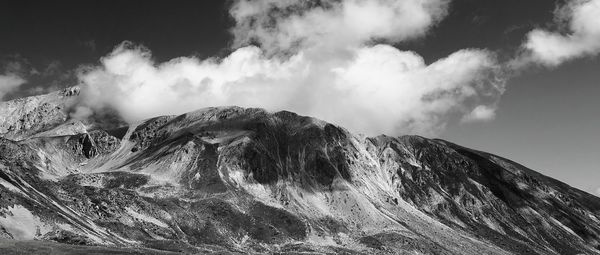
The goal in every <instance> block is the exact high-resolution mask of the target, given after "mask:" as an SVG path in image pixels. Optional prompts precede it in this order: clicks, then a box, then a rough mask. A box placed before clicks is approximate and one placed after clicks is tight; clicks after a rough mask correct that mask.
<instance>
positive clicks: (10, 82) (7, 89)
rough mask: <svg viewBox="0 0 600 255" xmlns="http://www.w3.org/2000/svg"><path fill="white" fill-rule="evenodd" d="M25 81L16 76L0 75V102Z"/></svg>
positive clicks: (9, 74)
mask: <svg viewBox="0 0 600 255" xmlns="http://www.w3.org/2000/svg"><path fill="white" fill-rule="evenodd" d="M23 83H25V80H24V79H23V78H21V77H19V76H18V75H16V74H11V73H7V74H4V75H0V100H2V98H4V96H5V95H6V94H8V93H11V92H14V91H15V90H16V89H17V88H18V87H19V86H21V85H23Z"/></svg>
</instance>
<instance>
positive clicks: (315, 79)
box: [79, 0, 504, 135]
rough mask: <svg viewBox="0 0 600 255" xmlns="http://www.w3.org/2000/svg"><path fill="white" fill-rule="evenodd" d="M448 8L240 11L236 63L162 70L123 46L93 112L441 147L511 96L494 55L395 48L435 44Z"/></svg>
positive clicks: (407, 4)
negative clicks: (292, 122) (245, 110)
mask: <svg viewBox="0 0 600 255" xmlns="http://www.w3.org/2000/svg"><path fill="white" fill-rule="evenodd" d="M446 8H447V1H444V0H407V1H386V0H373V1H364V0H342V1H320V4H316V3H315V2H314V1H288V0H283V1H274V0H266V1H246V0H239V1H236V2H235V3H234V5H233V7H232V9H231V11H230V12H231V15H232V17H233V18H234V20H235V21H236V26H235V27H233V28H232V32H233V34H234V37H235V44H234V45H236V46H235V47H236V48H235V49H234V51H233V52H232V53H231V54H230V55H228V56H226V57H223V58H209V59H199V58H196V57H180V58H175V59H172V60H170V61H167V62H163V63H156V62H155V61H153V60H152V56H151V52H150V50H148V49H145V48H143V47H140V46H138V45H135V44H131V43H124V44H122V45H119V46H118V47H116V48H115V50H114V51H113V52H112V53H110V54H109V55H107V56H105V57H103V58H102V59H101V65H100V66H97V67H94V68H90V69H87V70H86V71H84V72H82V73H80V75H79V79H80V81H81V84H82V85H83V87H84V88H85V89H84V91H83V94H84V96H86V95H87V96H86V100H84V103H85V104H86V106H87V107H89V108H91V109H95V108H99V107H106V106H108V107H111V108H114V109H117V110H118V112H119V113H120V114H121V115H122V116H123V117H124V118H125V119H126V120H128V121H134V120H139V119H144V118H149V117H153V116H157V115H163V114H178V113H183V112H187V111H191V110H195V109H198V108H201V107H208V106H223V105H238V106H244V107H262V108H266V109H268V110H290V111H294V112H297V113H299V114H304V115H310V116H315V117H318V118H321V119H324V120H327V121H330V122H334V123H336V124H340V125H342V126H345V127H347V128H349V129H350V130H352V131H356V132H362V133H366V134H379V133H386V134H402V133H418V134H425V135H432V134H436V133H438V132H439V131H441V130H442V129H443V128H444V126H445V125H446V123H447V122H448V121H449V120H451V119H452V118H464V117H465V116H467V115H470V114H472V113H473V111H474V110H475V109H476V108H479V107H487V108H485V109H486V112H485V113H483V114H478V115H477V116H473V117H472V120H489V119H491V118H493V116H494V113H493V112H494V110H495V105H496V103H497V101H498V99H499V97H500V95H501V94H502V93H503V92H504V83H503V81H502V80H496V79H495V78H496V77H497V72H498V71H499V65H498V64H497V62H496V59H495V56H494V54H493V53H491V52H488V51H486V50H479V49H463V50H459V51H457V52H455V53H452V54H450V55H449V56H447V57H445V58H442V59H439V60H437V61H434V62H433V63H426V62H425V60H424V59H423V58H422V57H421V56H420V55H419V54H417V53H415V52H411V51H403V50H400V49H397V48H395V47H392V46H390V45H389V43H392V42H400V41H404V40H411V39H414V38H418V37H421V36H423V35H425V34H427V32H428V31H429V29H430V28H431V27H433V26H434V25H435V24H436V22H438V21H439V20H440V19H441V18H442V17H443V16H444V15H445V13H446ZM252 44H253V45H254V46H253V45H252ZM82 112H85V111H82Z"/></svg>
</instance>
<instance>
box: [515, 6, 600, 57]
mask: <svg viewBox="0 0 600 255" xmlns="http://www.w3.org/2000/svg"><path fill="white" fill-rule="evenodd" d="M555 16H556V20H557V22H558V24H559V25H561V26H562V27H564V28H565V29H564V30H566V31H564V33H561V32H557V31H548V30H544V29H534V30H533V31H531V32H529V33H528V34H527V39H526V41H525V43H524V45H523V47H524V48H525V50H526V54H527V55H526V56H525V58H524V59H523V60H522V61H526V62H528V61H533V62H536V63H540V64H542V65H545V66H549V67H555V66H558V65H560V64H561V63H563V62H565V61H569V60H572V59H576V58H580V57H585V56H596V55H598V54H599V53H600V18H599V17H600V0H572V1H570V2H569V3H567V4H566V5H564V6H563V7H561V8H560V9H558V10H557V12H556V14H555Z"/></svg>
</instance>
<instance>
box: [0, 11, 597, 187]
mask: <svg viewBox="0 0 600 255" xmlns="http://www.w3.org/2000/svg"><path fill="white" fill-rule="evenodd" d="M562 2H563V1H551V0H527V1H523V0H502V1H499V0H455V1H453V3H452V4H451V8H450V12H449V15H448V16H447V17H446V18H445V19H444V20H443V21H442V22H441V23H440V24H438V25H437V26H436V27H435V28H434V29H432V30H431V31H430V33H429V34H428V35H427V36H426V37H425V38H421V39H418V40H414V41H411V42H405V43H402V44H400V45H396V46H397V47H398V48H400V49H403V50H414V51H416V52H417V53H419V54H420V55H422V56H424V57H425V59H426V61H428V62H433V61H435V60H436V59H439V58H442V57H445V56H447V55H448V54H450V53H452V52H454V51H456V50H459V49H464V48H487V49H490V50H494V51H497V52H498V53H499V54H500V55H499V56H500V58H506V59H508V58H511V57H513V56H514V54H515V53H516V50H517V49H518V47H519V45H520V43H521V42H522V41H523V38H524V35H525V34H526V33H527V32H528V31H530V30H531V29H532V28H534V27H545V28H547V27H549V26H551V24H552V21H553V11H554V10H555V9H556V7H557V6H558V5H560V4H561V3H562ZM229 4H230V2H228V1H221V0H202V1H182V0H179V1H149V0H144V1H139V0H127V1H107V0H103V1H92V0H83V1H82V0H78V1H73V0H62V1H22V0H20V1H3V2H2V4H1V7H0V38H1V39H0V64H2V65H0V68H4V69H6V68H10V67H6V64H7V63H13V62H18V63H20V64H21V70H20V71H21V72H22V73H23V74H24V75H26V76H27V75H28V76H29V77H28V80H29V81H30V82H29V84H26V85H25V87H26V88H27V87H36V86H51V85H54V86H59V87H60V86H71V85H74V84H73V83H74V82H75V81H74V80H73V77H70V76H69V73H72V72H73V70H74V69H75V68H77V67H79V66H81V65H85V64H97V63H98V61H99V59H100V58H101V57H102V56H104V55H106V54H108V53H110V52H111V50H112V49H113V48H114V47H115V46H116V45H118V44H119V43H121V42H123V41H125V40H129V41H133V42H135V43H139V44H143V45H145V46H146V47H148V48H149V49H151V50H152V53H153V56H154V58H156V60H157V61H165V60H169V59H171V58H175V57H179V56H190V55H195V56H200V57H201V58H205V57H211V56H225V55H227V54H228V53H229V52H230V41H231V36H230V34H229V32H228V28H230V27H231V25H232V20H231V19H230V18H229V15H228V12H227V9H228V5H229ZM599 67H600V61H599V60H598V59H597V58H596V59H583V60H578V61H574V62H571V63H569V64H566V65H564V66H561V67H559V68H556V69H542V68H539V69H534V70H529V71H527V72H525V73H524V74H522V75H519V76H518V77H515V78H513V79H511V80H509V82H508V90H507V92H506V94H505V95H504V96H503V97H502V100H501V102H500V107H499V110H498V113H497V118H496V119H495V120H493V121H492V122H489V123H484V124H458V123H454V124H452V125H449V128H448V130H447V131H446V132H444V133H443V134H441V137H442V138H444V139H448V140H451V141H453V142H456V143H459V144H462V145H465V146H470V147H474V148H477V149H481V150H484V151H489V152H492V153H496V154H499V155H502V156H505V157H508V158H510V159H513V160H515V161H517V162H520V163H522V164H524V165H526V166H529V167H531V168H533V169H535V170H537V171H540V172H542V173H544V174H547V175H550V176H552V177H555V178H558V179H560V180H563V181H565V182H567V183H569V184H571V185H574V186H576V187H579V188H581V189H584V190H586V191H588V192H594V191H595V190H596V189H597V188H598V187H600V181H599V180H600V171H598V165H600V159H599V158H600V157H599V156H600V155H599V154H600V132H599V131H600V118H599V117H598V116H599V115H600V114H599V113H600V111H599V109H600V100H598V98H600V84H599V83H600V74H599V73H600V72H598V70H599ZM12 68H14V67H12ZM32 70H36V71H37V72H33V71H32ZM0 71H3V70H0ZM24 93H33V92H32V91H22V92H21V94H13V95H12V97H17V96H22V94H24Z"/></svg>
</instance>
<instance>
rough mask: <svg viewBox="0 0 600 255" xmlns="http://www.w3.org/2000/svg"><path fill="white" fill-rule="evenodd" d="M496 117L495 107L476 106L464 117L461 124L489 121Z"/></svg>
mask: <svg viewBox="0 0 600 255" xmlns="http://www.w3.org/2000/svg"><path fill="white" fill-rule="evenodd" d="M495 117H496V107H495V106H488V105H478V106H477V107H475V109H473V111H471V113H469V114H467V115H465V116H464V117H463V118H462V119H461V122H463V123H467V122H478V121H489V120H493V119H494V118H495Z"/></svg>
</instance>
